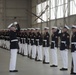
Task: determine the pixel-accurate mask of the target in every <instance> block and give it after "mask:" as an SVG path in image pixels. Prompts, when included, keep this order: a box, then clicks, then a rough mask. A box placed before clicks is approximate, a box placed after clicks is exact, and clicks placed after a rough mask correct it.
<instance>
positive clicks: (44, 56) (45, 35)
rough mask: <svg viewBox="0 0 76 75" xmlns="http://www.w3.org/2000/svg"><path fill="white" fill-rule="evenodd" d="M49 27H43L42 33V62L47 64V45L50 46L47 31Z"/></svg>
mask: <svg viewBox="0 0 76 75" xmlns="http://www.w3.org/2000/svg"><path fill="white" fill-rule="evenodd" d="M48 30H49V28H48V27H45V28H44V35H43V64H49V62H50V60H49V47H50V35H49V33H48Z"/></svg>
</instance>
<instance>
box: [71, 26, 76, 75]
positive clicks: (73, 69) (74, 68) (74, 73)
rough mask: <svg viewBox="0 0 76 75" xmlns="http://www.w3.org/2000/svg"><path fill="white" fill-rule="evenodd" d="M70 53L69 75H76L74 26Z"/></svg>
mask: <svg viewBox="0 0 76 75" xmlns="http://www.w3.org/2000/svg"><path fill="white" fill-rule="evenodd" d="M71 53H72V66H71V74H72V75H76V25H72V37H71Z"/></svg>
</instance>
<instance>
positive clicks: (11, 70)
mask: <svg viewBox="0 0 76 75" xmlns="http://www.w3.org/2000/svg"><path fill="white" fill-rule="evenodd" d="M9 72H18V70H10V71H9Z"/></svg>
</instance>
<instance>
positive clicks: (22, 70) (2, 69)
mask: <svg viewBox="0 0 76 75" xmlns="http://www.w3.org/2000/svg"><path fill="white" fill-rule="evenodd" d="M9 59H10V52H9V51H7V50H4V49H0V75H70V66H71V52H70V51H69V70H68V71H66V72H63V71H60V70H59V69H60V68H61V67H62V63H61V58H60V52H59V50H58V61H59V66H58V68H50V67H49V66H50V64H51V63H52V62H51V55H50V64H49V65H44V64H42V63H41V62H36V61H34V60H30V59H29V58H27V57H23V56H21V55H18V59H17V69H18V70H19V72H18V73H10V72H9Z"/></svg>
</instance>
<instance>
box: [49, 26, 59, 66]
mask: <svg viewBox="0 0 76 75" xmlns="http://www.w3.org/2000/svg"><path fill="white" fill-rule="evenodd" d="M58 32H59V29H58V28H57V27H56V26H54V27H52V35H51V54H52V64H53V65H50V67H57V66H58V58H57V48H58Z"/></svg>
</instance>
